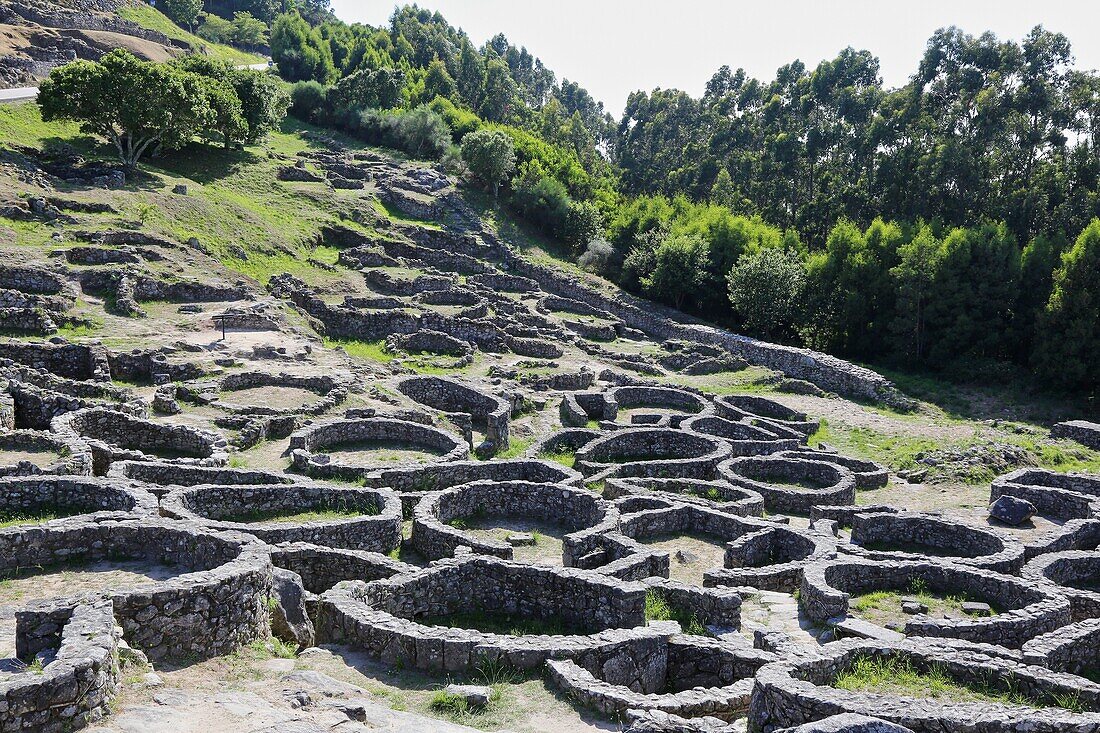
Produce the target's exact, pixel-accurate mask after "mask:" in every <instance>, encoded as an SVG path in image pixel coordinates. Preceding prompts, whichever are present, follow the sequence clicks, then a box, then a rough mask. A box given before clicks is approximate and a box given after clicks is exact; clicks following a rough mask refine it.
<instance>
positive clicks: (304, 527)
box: [161, 483, 402, 553]
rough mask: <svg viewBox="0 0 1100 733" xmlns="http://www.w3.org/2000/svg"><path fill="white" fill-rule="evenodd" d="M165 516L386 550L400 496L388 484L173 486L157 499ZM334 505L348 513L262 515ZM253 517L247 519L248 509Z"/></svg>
mask: <svg viewBox="0 0 1100 733" xmlns="http://www.w3.org/2000/svg"><path fill="white" fill-rule="evenodd" d="M161 509H162V511H163V512H164V514H165V515H166V516H169V517H175V518H177V519H187V520H191V521H193V522H196V523H197V524H202V525H204V526H207V527H211V528H212V529H216V530H233V531H240V532H248V533H249V534H252V535H255V536H256V537H259V538H260V539H261V540H263V541H264V542H267V543H269V544H276V543H279V542H308V543H311V544H315V545H324V546H326V547H340V548H345V549H351V550H368V551H371V552H381V553H386V552H389V551H391V550H393V549H395V548H396V547H397V546H398V545H399V544H400V542H401V517H402V514H401V500H400V499H399V498H398V497H397V494H395V493H394V492H393V491H391V490H389V489H366V488H358V487H340V486H325V485H322V484H305V483H301V484H289V485H288V484H278V485H274V486H262V485H261V486H252V485H240V484H237V485H232V484H231V485H227V486H217V485H206V486H190V487H184V488H178V489H175V490H174V491H172V492H170V493H169V494H168V495H167V496H165V497H164V499H163V500H162V501H161ZM326 510H328V511H336V512H338V513H346V514H348V515H349V516H347V517H340V518H333V519H318V520H313V521H306V522H290V521H280V520H279V519H277V518H275V519H273V520H264V519H263V518H262V516H263V515H268V514H277V513H283V514H293V513H296V512H317V511H320V512H324V511H326ZM249 514H254V515H256V521H248V518H249V517H248V515H249Z"/></svg>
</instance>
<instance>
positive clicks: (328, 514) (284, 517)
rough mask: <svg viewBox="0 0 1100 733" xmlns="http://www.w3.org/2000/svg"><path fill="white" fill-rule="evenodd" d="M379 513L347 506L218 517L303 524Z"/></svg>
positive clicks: (243, 520)
mask: <svg viewBox="0 0 1100 733" xmlns="http://www.w3.org/2000/svg"><path fill="white" fill-rule="evenodd" d="M377 513H378V512H377V511H373V512H371V511H366V510H360V509H350V508H347V507H339V508H337V507H320V508H318V509H313V510H309V511H296V510H293V509H272V510H268V511H259V510H257V511H251V512H245V513H243V514H229V515H226V516H224V517H219V518H218V519H219V520H220V521H223V522H237V523H239V524H271V523H276V522H290V523H294V524H303V523H305V522H335V521H337V520H340V519H351V518H353V517H363V516H373V515H375V514H377Z"/></svg>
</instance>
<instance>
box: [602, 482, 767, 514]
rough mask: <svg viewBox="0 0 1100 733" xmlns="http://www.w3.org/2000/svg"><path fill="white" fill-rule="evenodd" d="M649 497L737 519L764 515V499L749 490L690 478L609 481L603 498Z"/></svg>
mask: <svg viewBox="0 0 1100 733" xmlns="http://www.w3.org/2000/svg"><path fill="white" fill-rule="evenodd" d="M649 493H653V494H657V495H660V496H666V497H668V498H669V499H674V500H675V501H682V502H686V503H689V504H699V505H700V506H706V507H710V508H712V509H717V510H718V511H721V512H725V513H727V514H736V515H737V516H740V517H759V516H761V515H763V513H764V497H762V496H760V494H758V493H756V492H755V491H752V490H751V489H746V488H744V487H742V486H734V485H733V484H730V483H727V482H725V481H703V480H702V479H690V478H626V479H608V480H607V482H606V486H605V488H604V495H605V496H608V497H609V498H618V497H620V496H628V495H632V494H649Z"/></svg>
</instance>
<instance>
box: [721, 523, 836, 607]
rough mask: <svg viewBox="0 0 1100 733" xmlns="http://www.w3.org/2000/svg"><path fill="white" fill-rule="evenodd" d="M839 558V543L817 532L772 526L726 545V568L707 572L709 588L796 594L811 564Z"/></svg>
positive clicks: (829, 536)
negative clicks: (804, 573)
mask: <svg viewBox="0 0 1100 733" xmlns="http://www.w3.org/2000/svg"><path fill="white" fill-rule="evenodd" d="M835 557H836V541H835V540H834V539H833V537H832V536H831V535H827V534H825V533H823V532H820V531H814V530H812V529H811V530H797V529H793V528H790V527H783V526H773V527H766V528H764V529H758V530H756V531H754V532H750V533H748V534H745V535H742V536H741V537H738V538H737V539H735V540H733V541H732V542H730V543H728V544H727V545H726V554H725V559H724V562H723V564H724V567H722V568H714V569H712V570H707V571H706V573H704V575H703V584H704V585H707V586H735V587H736V586H749V587H751V588H758V589H760V590H767V591H776V592H780V593H794V592H795V590H797V589H798V588H799V587H801V585H802V576H803V571H804V569H805V568H806V566H807V565H810V564H812V563H818V562H823V561H826V560H831V559H833V558H835Z"/></svg>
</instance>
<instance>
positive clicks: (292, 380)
mask: <svg viewBox="0 0 1100 733" xmlns="http://www.w3.org/2000/svg"><path fill="white" fill-rule="evenodd" d="M348 381H349V380H348V379H346V378H345V379H336V378H333V377H331V376H328V375H297V374H285V373H282V374H271V373H268V372H240V373H237V374H230V375H228V376H226V377H223V378H222V379H220V380H218V382H216V383H215V387H216V393H215V394H214V395H211V397H213V398H214V401H213V402H209V404H212V405H213V406H214V407H218V408H221V409H224V410H228V411H229V412H233V413H236V414H246V415H299V414H300V415H320V414H321V413H323V412H325V411H326V410H330V409H332V408H333V407H335V406H336V405H338V404H340V403H341V402H343V401H344V400H345V399H347V395H348ZM185 389H186V387H185ZM204 402H205V400H204Z"/></svg>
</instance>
